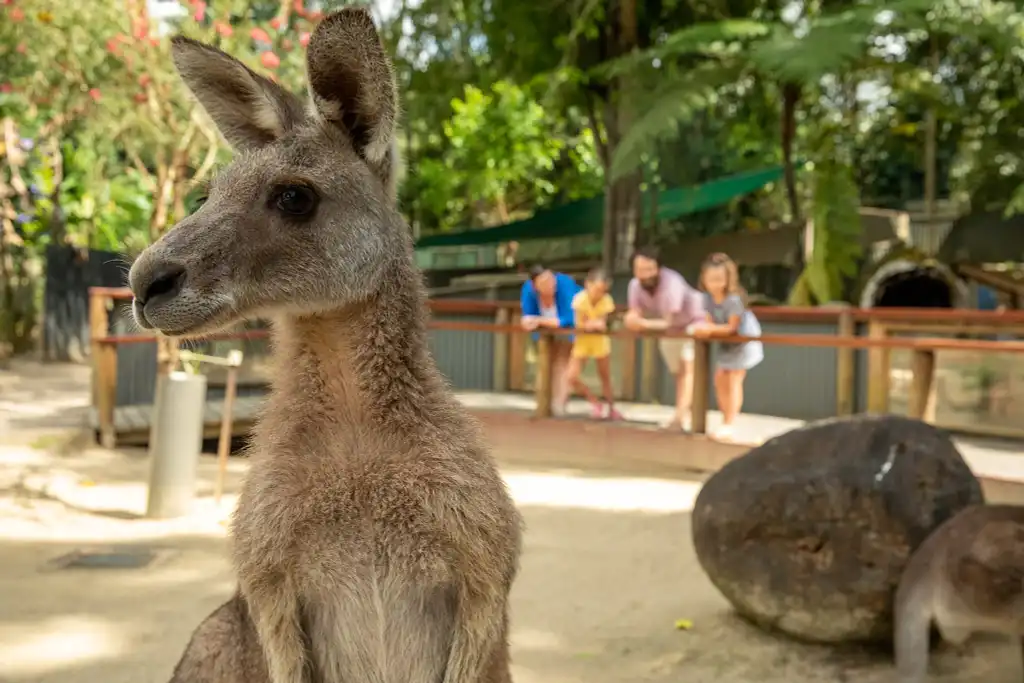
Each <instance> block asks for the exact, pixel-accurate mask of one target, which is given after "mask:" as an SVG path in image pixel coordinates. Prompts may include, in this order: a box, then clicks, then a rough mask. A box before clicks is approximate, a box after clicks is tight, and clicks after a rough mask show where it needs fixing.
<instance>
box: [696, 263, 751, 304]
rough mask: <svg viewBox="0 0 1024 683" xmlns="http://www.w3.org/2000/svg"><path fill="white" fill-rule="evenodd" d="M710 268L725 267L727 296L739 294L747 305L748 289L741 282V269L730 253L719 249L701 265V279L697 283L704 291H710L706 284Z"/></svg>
mask: <svg viewBox="0 0 1024 683" xmlns="http://www.w3.org/2000/svg"><path fill="white" fill-rule="evenodd" d="M708 268H725V294H726V296H729V295H735V296H738V297H739V298H740V300H741V301H742V302H743V305H744V306H746V305H747V290H745V289H744V288H743V285H741V284H740V269H739V268H738V267H737V266H736V262H735V261H733V260H732V259H731V258H729V255H728V254H726V253H725V252H721V251H717V252H715V253H713V254H710V255H708V257H707V258H705V259H704V263H702V264H701V266H700V280H699V281H698V283H697V284H698V286H699V287H700V289H701V291H702V292H706V291H708V290H707V287H705V286H704V273H705V272H707V270H708Z"/></svg>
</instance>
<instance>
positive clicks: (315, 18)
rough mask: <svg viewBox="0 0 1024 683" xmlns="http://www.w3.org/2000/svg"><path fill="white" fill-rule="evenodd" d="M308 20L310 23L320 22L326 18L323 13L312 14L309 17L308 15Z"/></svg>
mask: <svg viewBox="0 0 1024 683" xmlns="http://www.w3.org/2000/svg"><path fill="white" fill-rule="evenodd" d="M306 18H307V19H309V20H310V21H320V20H321V19H323V18H324V13H323V12H310V13H309V14H308V15H306Z"/></svg>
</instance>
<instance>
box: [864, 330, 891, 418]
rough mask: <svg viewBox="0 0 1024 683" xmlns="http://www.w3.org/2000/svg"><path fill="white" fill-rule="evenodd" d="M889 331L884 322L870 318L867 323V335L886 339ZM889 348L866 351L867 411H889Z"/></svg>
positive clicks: (879, 412) (878, 412) (875, 348)
mask: <svg viewBox="0 0 1024 683" xmlns="http://www.w3.org/2000/svg"><path fill="white" fill-rule="evenodd" d="M888 336H889V332H888V330H887V329H886V327H885V323H884V322H882V321H880V320H872V321H871V322H869V323H868V337H869V338H871V339H886V338H887V337H888ZM891 374H892V373H891V364H890V354H889V349H886V348H882V347H874V348H872V349H870V350H869V351H868V412H869V413H875V414H883V413H887V412H889V389H890V385H891V384H892V378H891Z"/></svg>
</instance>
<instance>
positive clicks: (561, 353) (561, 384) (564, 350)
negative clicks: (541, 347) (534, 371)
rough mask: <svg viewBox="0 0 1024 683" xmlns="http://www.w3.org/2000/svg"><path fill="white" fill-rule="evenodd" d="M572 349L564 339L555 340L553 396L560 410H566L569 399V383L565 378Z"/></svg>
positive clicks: (552, 361) (556, 407)
mask: <svg viewBox="0 0 1024 683" xmlns="http://www.w3.org/2000/svg"><path fill="white" fill-rule="evenodd" d="M571 350H572V346H571V345H570V344H568V343H566V342H564V341H555V342H553V346H552V348H551V352H552V354H553V356H554V357H553V358H552V360H551V381H552V382H553V383H554V386H553V387H552V388H551V398H552V401H553V403H554V404H555V410H556V411H558V412H561V411H563V410H565V404H566V402H567V401H568V400H569V383H568V382H567V381H566V378H565V370H566V366H568V364H569V353H570V351H571Z"/></svg>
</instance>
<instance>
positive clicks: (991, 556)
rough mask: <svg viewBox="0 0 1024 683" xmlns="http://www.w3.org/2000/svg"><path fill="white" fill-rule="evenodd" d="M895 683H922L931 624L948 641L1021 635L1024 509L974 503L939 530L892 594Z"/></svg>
mask: <svg viewBox="0 0 1024 683" xmlns="http://www.w3.org/2000/svg"><path fill="white" fill-rule="evenodd" d="M895 619H896V623H895V652H896V671H897V677H898V683H922V682H923V681H924V680H925V677H926V675H927V670H928V645H929V633H930V628H931V624H932V622H933V621H934V622H935V624H936V625H937V626H938V629H939V633H940V634H941V635H942V638H943V639H944V640H946V641H947V642H950V643H952V644H954V645H962V644H963V643H964V642H966V641H967V638H968V637H970V635H971V634H972V633H1006V634H1010V635H1014V636H1018V637H1020V636H1024V507H1017V506H1012V505H977V506H972V507H969V508H966V509H964V510H962V511H961V512H959V513H958V514H956V515H954V516H953V517H952V518H951V519H949V520H947V521H946V522H945V523H943V524H942V525H941V526H939V528H938V529H936V530H935V531H934V532H933V533H932V534H931V535H930V536H929V537H928V538H927V539H926V540H925V542H924V543H922V544H921V547H920V548H918V550H917V552H915V553H914V555H913V557H911V558H910V562H909V563H908V564H907V568H906V569H905V570H904V572H903V576H902V577H901V578H900V584H899V587H898V588H897V590H896V605H895Z"/></svg>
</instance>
